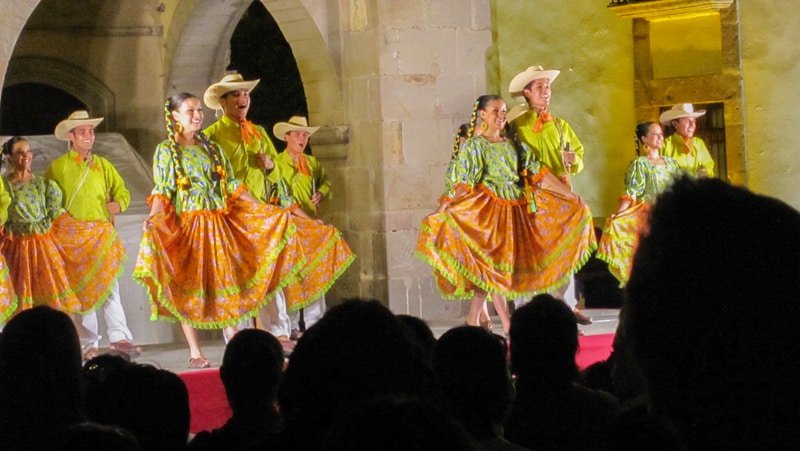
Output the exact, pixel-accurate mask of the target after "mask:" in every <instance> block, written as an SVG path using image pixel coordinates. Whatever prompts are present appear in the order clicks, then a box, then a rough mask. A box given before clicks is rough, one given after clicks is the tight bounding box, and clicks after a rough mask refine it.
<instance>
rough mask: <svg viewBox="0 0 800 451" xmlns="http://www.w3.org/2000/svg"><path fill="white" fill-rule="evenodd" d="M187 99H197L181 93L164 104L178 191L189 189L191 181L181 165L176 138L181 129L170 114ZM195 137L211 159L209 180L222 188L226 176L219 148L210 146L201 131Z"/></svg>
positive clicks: (209, 142) (179, 147) (180, 153)
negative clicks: (212, 170)
mask: <svg viewBox="0 0 800 451" xmlns="http://www.w3.org/2000/svg"><path fill="white" fill-rule="evenodd" d="M188 99H197V97H196V96H194V95H192V94H189V93H188V92H181V93H178V94H175V95H173V96H172V97H170V98H168V99H167V100H166V101H165V102H164V119H165V120H166V127H167V139H169V141H170V143H169V148H170V156H171V158H172V162H173V165H174V166H175V185H176V186H177V187H178V189H179V190H187V189H189V187H190V186H191V181H190V180H189V177H187V175H186V170H185V169H184V168H183V164H181V160H182V151H181V146H180V144H178V139H177V136H176V131H178V128H179V127H181V125H180V123H177V122H175V120H174V119H173V118H172V112H173V111H178V109H179V108H180V107H181V105H183V103H184V102H185V101H186V100H188ZM195 137H196V138H197V139H198V140H199V141H200V144H201V145H202V147H203V149H205V151H206V152H208V154H209V156H210V157H211V161H212V162H213V165H214V167H213V169H214V172H213V173H212V174H211V179H212V180H214V181H215V182H216V181H219V182H221V183H222V184H223V186H224V184H225V178H226V176H227V174H226V171H225V165H224V164H223V163H222V156H221V155H220V150H219V147H217V146H216V145H214V144H212V143H211V141H209V140H208V138H207V137H206V135H205V134H203V132H202V131H200V132H198V133H197V135H195Z"/></svg>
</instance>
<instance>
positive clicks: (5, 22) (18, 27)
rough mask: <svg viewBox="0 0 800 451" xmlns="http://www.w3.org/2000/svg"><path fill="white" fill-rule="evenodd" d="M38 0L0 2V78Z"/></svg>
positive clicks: (2, 77) (3, 75)
mask: <svg viewBox="0 0 800 451" xmlns="http://www.w3.org/2000/svg"><path fill="white" fill-rule="evenodd" d="M39 1H40V0H19V1H15V2H0V79H2V80H5V78H6V72H7V71H8V64H9V62H10V61H11V54H12V53H13V52H14V47H15V46H16V44H17V39H19V35H20V33H22V29H23V28H24V27H25V24H26V23H27V22H28V18H29V17H30V15H31V13H33V10H34V9H36V6H37V5H38V4H39Z"/></svg>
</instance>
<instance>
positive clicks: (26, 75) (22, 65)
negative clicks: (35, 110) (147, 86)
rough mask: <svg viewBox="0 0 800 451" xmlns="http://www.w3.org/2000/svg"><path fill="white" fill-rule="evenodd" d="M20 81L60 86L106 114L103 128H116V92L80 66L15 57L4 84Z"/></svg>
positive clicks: (97, 113) (100, 114) (99, 113)
mask: <svg viewBox="0 0 800 451" xmlns="http://www.w3.org/2000/svg"><path fill="white" fill-rule="evenodd" d="M18 83H39V84H43V85H48V86H52V87H54V88H58V89H60V90H62V91H64V92H66V93H67V94H69V95H71V96H73V97H75V98H76V99H78V100H80V101H81V102H83V103H84V104H85V105H86V107H87V108H88V109H89V112H91V114H93V115H94V116H98V117H104V118H106V120H105V121H103V122H104V123H103V124H101V125H100V128H99V129H100V130H115V129H116V114H115V105H114V104H115V100H114V93H113V92H111V90H110V89H108V87H107V86H106V85H105V84H103V82H101V81H100V80H98V79H97V78H95V77H93V76H92V75H90V74H88V73H86V72H85V71H83V70H81V69H80V68H78V67H75V66H73V65H71V64H67V63H65V62H63V61H60V60H57V59H53V58H40V57H20V58H14V64H13V65H12V66H9V67H8V71H7V72H6V78H5V83H4V84H3V86H4V87H9V86H14V85H16V84H18Z"/></svg>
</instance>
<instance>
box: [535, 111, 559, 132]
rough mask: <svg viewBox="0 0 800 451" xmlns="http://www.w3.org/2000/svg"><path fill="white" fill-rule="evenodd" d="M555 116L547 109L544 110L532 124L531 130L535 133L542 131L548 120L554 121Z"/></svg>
mask: <svg viewBox="0 0 800 451" xmlns="http://www.w3.org/2000/svg"><path fill="white" fill-rule="evenodd" d="M554 120H555V118H554V117H553V115H552V114H550V113H548V112H547V111H543V112H541V113H539V117H537V118H536V123H535V124H533V126H531V130H532V131H533V132H534V133H541V131H542V129H543V128H544V124H545V123H547V122H553V121H554Z"/></svg>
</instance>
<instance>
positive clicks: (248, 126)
mask: <svg viewBox="0 0 800 451" xmlns="http://www.w3.org/2000/svg"><path fill="white" fill-rule="evenodd" d="M239 130H241V132H242V141H244V142H245V144H250V143H251V142H253V138H255V139H261V133H259V132H258V130H257V129H256V127H255V126H254V125H253V123H252V122H250V121H242V122H239Z"/></svg>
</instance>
